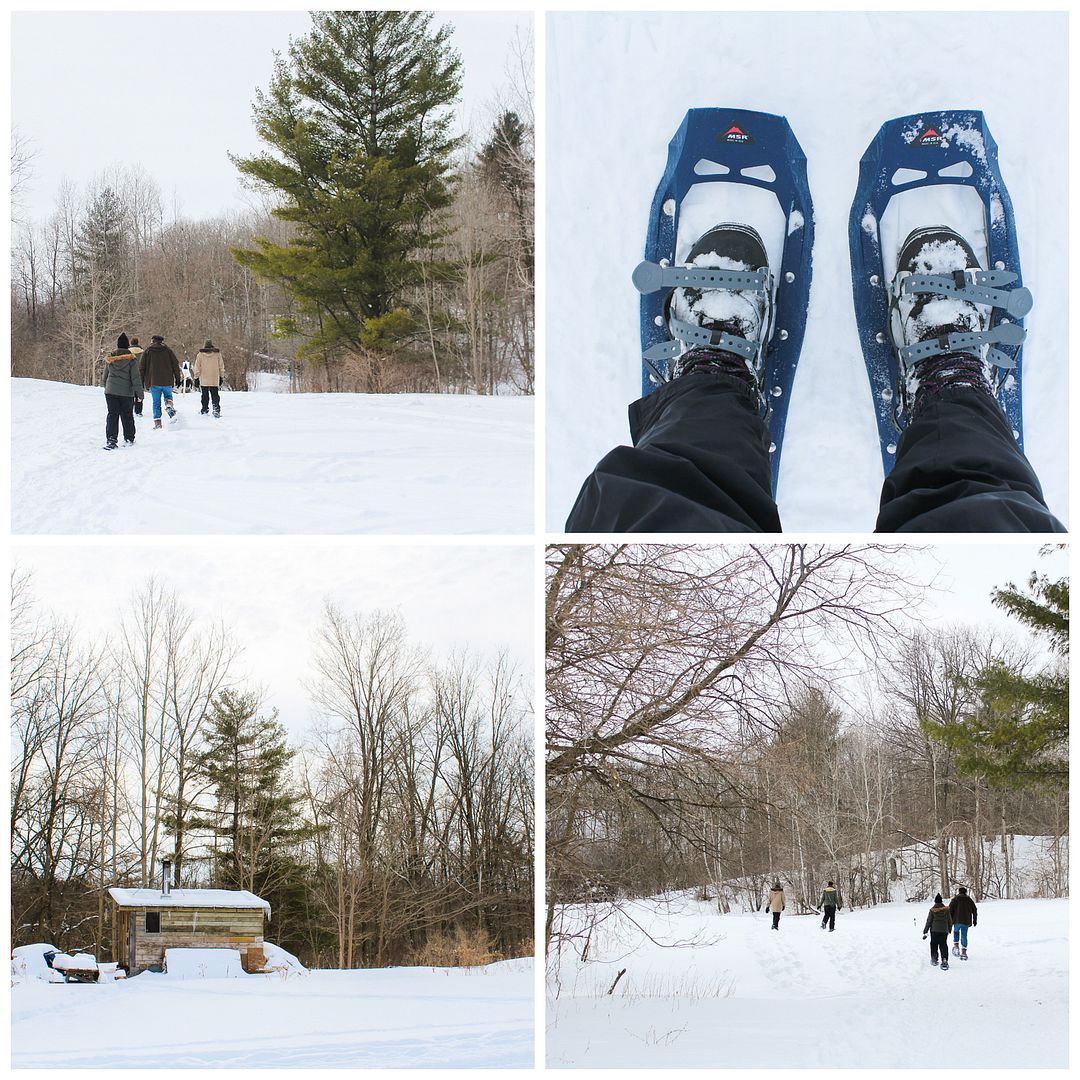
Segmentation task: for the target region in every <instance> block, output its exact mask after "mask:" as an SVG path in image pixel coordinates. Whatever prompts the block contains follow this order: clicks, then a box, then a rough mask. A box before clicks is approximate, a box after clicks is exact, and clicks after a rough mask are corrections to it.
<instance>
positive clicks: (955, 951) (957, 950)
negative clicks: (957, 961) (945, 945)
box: [952, 945, 960, 956]
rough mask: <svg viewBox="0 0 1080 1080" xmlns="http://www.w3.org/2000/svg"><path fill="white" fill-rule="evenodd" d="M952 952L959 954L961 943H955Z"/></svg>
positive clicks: (954, 954)
mask: <svg viewBox="0 0 1080 1080" xmlns="http://www.w3.org/2000/svg"><path fill="white" fill-rule="evenodd" d="M952 954H953V956H959V955H960V946H959V945H954V946H953V947H952Z"/></svg>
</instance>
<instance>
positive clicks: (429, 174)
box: [234, 11, 460, 357]
mask: <svg viewBox="0 0 1080 1080" xmlns="http://www.w3.org/2000/svg"><path fill="white" fill-rule="evenodd" d="M311 18H312V23H313V27H312V30H311V32H310V33H309V34H308V35H307V36H306V37H303V38H301V39H300V40H299V41H295V42H292V43H290V47H289V51H288V60H287V61H286V60H284V59H282V58H281V57H280V56H279V57H278V60H277V65H276V69H275V74H274V77H273V80H272V82H271V85H270V89H269V91H268V92H267V93H265V94H263V93H262V92H259V93H258V96H257V98H256V103H255V120H256V125H257V128H258V133H259V136H260V138H261V139H262V140H263V141H264V142H265V143H267V144H268V146H269V147H270V150H269V151H268V152H265V153H262V154H259V155H258V156H255V157H250V158H234V161H235V164H236V165H237V167H238V168H239V169H240V171H241V172H242V173H244V174H245V175H246V176H248V177H251V178H252V179H253V180H254V181H255V182H256V183H257V184H259V185H261V186H262V187H264V188H266V189H269V190H271V191H273V192H276V193H277V194H278V195H279V196H280V197H281V205H280V206H279V207H278V208H277V209H276V210H275V214H276V215H277V216H279V217H280V218H282V219H284V220H285V221H289V222H292V223H293V224H294V225H295V231H294V235H293V237H292V238H291V240H290V241H289V243H288V244H284V245H281V244H275V243H271V242H270V241H268V240H264V239H259V240H257V241H256V244H257V250H236V251H234V254H235V256H236V258H237V259H238V260H239V261H240V263H242V264H243V265H244V266H247V267H250V268H251V269H252V270H253V271H254V272H255V273H256V274H258V275H259V276H261V277H263V278H264V279H266V280H268V281H273V282H278V283H280V284H281V285H282V286H283V287H284V288H286V289H287V290H288V292H289V293H290V294H291V295H292V296H293V297H294V299H295V301H296V305H297V308H298V310H299V311H300V313H301V314H302V315H305V316H308V317H309V320H308V323H309V325H307V326H305V327H304V328H303V330H304V332H305V334H306V336H307V338H308V340H307V343H306V345H305V346H304V349H303V351H304V353H305V354H307V355H317V356H323V357H325V356H326V355H328V354H329V353H332V352H334V351H336V350H340V349H342V348H344V349H352V350H362V349H370V348H375V347H378V346H380V345H384V346H385V345H390V344H392V343H393V342H394V341H397V340H399V339H401V338H402V337H404V336H406V335H407V334H408V333H409V332H410V329H411V326H412V320H411V318H410V317H409V315H408V313H407V312H406V310H405V307H404V303H405V300H404V297H405V293H406V291H407V290H408V289H409V288H410V287H411V286H413V285H414V284H416V283H417V282H418V281H420V280H421V274H420V267H419V262H418V258H419V255H420V254H421V253H423V252H425V251H428V250H430V249H431V248H432V247H434V246H435V245H436V244H437V242H438V240H439V231H438V219H439V214H438V212H439V211H440V210H442V209H444V208H445V207H446V206H448V205H449V203H450V201H451V186H450V184H451V181H450V166H451V155H452V153H453V151H454V149H455V148H456V147H457V145H458V142H459V140H458V139H456V138H454V137H452V136H451V134H450V127H451V124H452V122H453V115H452V113H450V112H449V110H448V106H450V105H451V104H452V103H453V102H454V101H455V100H456V98H457V95H458V91H459V89H460V75H459V71H460V59H459V57H458V55H457V53H456V52H455V51H454V50H453V49H452V48H451V47H450V46H449V45H448V40H449V37H450V27H447V26H443V27H440V28H438V29H432V27H431V22H432V18H433V16H432V14H431V13H430V12H418V11H408V12H401V11H331V12H313V13H312V16H311ZM281 329H282V331H283V332H299V331H300V330H301V327H300V326H299V325H298V324H296V323H295V322H290V325H289V326H283V327H282V328H281Z"/></svg>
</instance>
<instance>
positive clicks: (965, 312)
mask: <svg viewBox="0 0 1080 1080" xmlns="http://www.w3.org/2000/svg"><path fill="white" fill-rule="evenodd" d="M980 269H981V267H980V266H979V260H978V258H977V257H976V256H975V252H974V251H973V250H972V248H971V245H970V244H969V243H968V242H967V241H966V240H965V239H964V238H963V237H962V236H961V235H960V234H959V233H957V232H954V231H953V230H952V229H950V228H948V227H947V226H945V225H935V226H932V227H930V228H923V229H916V230H914V232H912V233H911V234H910V235H909V236H908V238H907V240H905V241H904V244H903V247H901V249H900V256H899V258H898V259H897V261H896V276H895V277H894V278H893V298H892V327H891V329H892V339H893V344H894V345H895V346H896V347H897V349H898V350H899V351H900V359H901V366H902V367H903V370H904V381H903V384H902V386H901V389H900V392H901V395H902V397H903V399H904V400H903V409H904V411H905V412H908V413H909V414H910V415H912V416H914V415H915V414H917V413H918V412H919V410H920V409H922V407H923V406H924V405H926V404H927V403H928V402H931V401H933V400H934V399H936V398H938V397H939V396H940V395H941V394H942V393H943V392H944V391H946V390H951V389H955V388H964V389H969V390H979V391H982V392H983V393H986V394H990V395H991V396H993V389H992V386H991V380H992V375H991V368H990V364H989V363H988V362H987V360H986V353H987V346H986V345H984V344H982V343H981V342H977V341H976V342H971V343H969V344H967V345H962V346H961V347H960V348H959V349H957V350H956V351H949V352H940V351H938V352H936V354H934V355H929V356H924V357H923V356H920V355H919V353H920V352H927V351H929V349H930V348H933V347H934V346H940V347H948V343H949V337H950V335H963V334H980V333H982V332H983V331H985V330H987V329H988V328H989V325H990V310H991V305H990V302H989V301H987V302H986V303H984V304H977V303H975V302H974V301H973V300H970V299H967V298H961V297H959V296H955V295H949V294H948V293H947V292H943V291H937V292H935V291H918V292H916V291H913V290H911V288H910V286H908V288H905V287H904V282H905V281H906V279H908V278H911V277H913V276H923V277H927V276H931V275H935V276H943V277H951V278H952V279H953V282H952V285H951V287H952V288H954V289H956V290H962V289H967V288H968V287H969V286H973V285H974V275H975V272H976V271H978V270H980ZM924 343H927V345H926V347H925V348H924V349H922V350H920V349H918V348H917V346H919V345H921V344H924Z"/></svg>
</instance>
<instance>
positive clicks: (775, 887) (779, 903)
mask: <svg viewBox="0 0 1080 1080" xmlns="http://www.w3.org/2000/svg"><path fill="white" fill-rule="evenodd" d="M784 906H785V905H784V890H783V887H782V886H781V884H780V879H779V878H777V879H776V880H775V881H774V882H773V884H772V888H771V889H770V890H769V911H771V912H772V928H773V929H774V930H779V929H780V913H781V912H782V911H783V910H784Z"/></svg>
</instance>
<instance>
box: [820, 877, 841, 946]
mask: <svg viewBox="0 0 1080 1080" xmlns="http://www.w3.org/2000/svg"><path fill="white" fill-rule="evenodd" d="M843 902H844V901H843V900H842V899H841V897H840V890H839V889H838V888H837V887H836V886H835V885H834V884H833V883H832V882H831V881H830V882H829V884H828V885H826V886H825V888H824V889H822V891H821V903H820V905H819V906H820V907H821V910H822V914H823V916H824V917H823V918H822V920H821V929H822V930H824V929H825V926H826V924H828V927H829V933H830V934H831V933H832V932H833V931H834V930H835V929H836V909H837V908H838V907H839V906H840V905H841V904H842V903H843Z"/></svg>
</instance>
